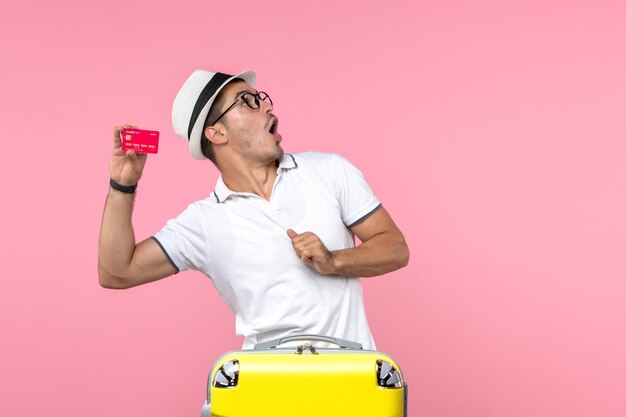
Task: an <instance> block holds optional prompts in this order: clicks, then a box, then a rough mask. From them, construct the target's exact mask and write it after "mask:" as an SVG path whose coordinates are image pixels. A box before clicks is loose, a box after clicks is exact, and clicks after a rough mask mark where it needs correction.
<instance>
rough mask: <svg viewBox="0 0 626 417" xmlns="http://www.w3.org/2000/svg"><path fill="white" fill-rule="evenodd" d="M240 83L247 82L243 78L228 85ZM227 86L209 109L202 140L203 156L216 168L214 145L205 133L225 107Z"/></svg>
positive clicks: (236, 79)
mask: <svg viewBox="0 0 626 417" xmlns="http://www.w3.org/2000/svg"><path fill="white" fill-rule="evenodd" d="M238 82H245V80H244V79H242V78H235V79H232V80H230V81H229V82H228V84H226V85H229V84H232V83H238ZM226 85H225V86H224V87H222V89H221V90H220V92H219V93H218V94H217V96H216V97H215V100H214V101H213V104H212V105H211V108H210V109H209V114H208V115H207V117H206V120H205V121H204V126H203V127H202V137H201V139H200V149H202V155H204V156H205V157H206V158H207V159H208V160H210V161H211V162H213V164H214V165H215V166H217V162H216V161H215V152H214V151H213V144H212V143H211V141H210V140H209V139H208V138H207V137H206V135H205V133H204V131H205V130H206V128H207V127H209V126H212V125H213V123H211V122H212V121H213V120H215V119H217V118H218V117H219V115H220V113H221V111H222V110H221V109H222V107H224V99H225V97H224V89H225V88H226ZM222 120H223V119H222Z"/></svg>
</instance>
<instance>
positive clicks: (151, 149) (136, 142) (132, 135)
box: [122, 129, 159, 153]
mask: <svg viewBox="0 0 626 417" xmlns="http://www.w3.org/2000/svg"><path fill="white" fill-rule="evenodd" d="M122 149H123V150H125V151H127V150H129V149H132V150H133V151H135V152H143V153H157V152H158V151H159V132H157V131H156V130H140V129H124V130H122Z"/></svg>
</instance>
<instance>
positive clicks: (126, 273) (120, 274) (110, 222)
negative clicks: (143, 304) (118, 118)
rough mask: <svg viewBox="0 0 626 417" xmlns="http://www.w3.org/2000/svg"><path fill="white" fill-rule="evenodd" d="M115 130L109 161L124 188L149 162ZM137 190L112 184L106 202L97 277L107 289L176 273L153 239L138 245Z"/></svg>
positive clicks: (130, 285) (131, 285) (115, 177)
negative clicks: (135, 220)
mask: <svg viewBox="0 0 626 417" xmlns="http://www.w3.org/2000/svg"><path fill="white" fill-rule="evenodd" d="M129 128H136V127H135V126H131V125H124V126H116V127H115V128H114V129H113V153H112V154H111V159H110V160H109V171H110V174H111V179H112V180H113V181H114V182H115V183H116V184H117V185H120V186H122V187H118V188H122V189H124V187H130V186H133V185H136V184H137V183H138V182H139V179H140V178H141V174H142V172H143V168H144V166H145V164H146V158H147V155H146V154H142V153H135V152H134V151H132V150H131V151H124V150H122V144H121V136H120V135H121V131H122V130H123V129H129ZM134 201H135V193H128V192H123V191H119V190H117V189H114V188H113V187H111V188H110V189H109V193H108V195H107V199H106V202H105V205H104V213H103V215H102V224H101V226H100V238H99V240H98V279H99V282H100V285H102V286H103V287H105V288H130V287H134V286H136V285H140V284H145V283H147V282H152V281H156V280H158V279H161V278H165V277H167V276H170V275H172V274H174V273H176V269H175V268H174V266H173V265H172V264H171V263H170V262H169V260H168V259H167V257H166V256H165V254H164V253H163V251H162V250H161V248H160V247H159V246H158V244H157V243H156V242H155V241H154V240H153V239H146V240H144V241H142V242H141V243H139V244H135V233H134V231H133V226H132V223H131V217H132V212H133V204H134Z"/></svg>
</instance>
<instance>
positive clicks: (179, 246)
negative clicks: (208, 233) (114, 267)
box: [152, 203, 209, 271]
mask: <svg viewBox="0 0 626 417" xmlns="http://www.w3.org/2000/svg"><path fill="white" fill-rule="evenodd" d="M203 231H204V227H203V224H202V215H201V209H200V207H199V206H198V205H197V204H195V203H194V204H191V205H190V206H189V207H187V209H186V210H185V211H183V212H182V213H181V214H180V215H179V216H178V217H176V218H175V219H171V220H169V221H168V222H167V223H166V224H165V226H163V228H162V229H161V230H160V231H158V232H157V233H155V234H154V235H153V236H152V238H153V239H154V240H156V242H157V243H158V244H159V246H160V247H161V249H162V250H163V252H164V253H165V256H167V257H168V259H169V260H170V262H171V263H172V265H174V267H175V268H176V269H178V270H179V271H184V270H187V269H196V270H202V269H203V267H204V266H205V265H206V264H207V263H208V258H209V250H208V245H207V242H206V238H205V237H204V233H203Z"/></svg>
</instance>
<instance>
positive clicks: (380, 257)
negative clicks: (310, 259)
mask: <svg viewBox="0 0 626 417" xmlns="http://www.w3.org/2000/svg"><path fill="white" fill-rule="evenodd" d="M330 254H331V257H332V265H333V269H334V271H333V274H335V275H341V276H344V277H373V276H377V275H382V274H386V273H388V272H392V271H395V270H396V269H399V268H402V267H405V266H406V265H407V264H408V262H409V249H408V247H407V244H406V242H405V240H404V238H403V237H402V235H401V234H398V233H391V232H385V233H381V234H379V235H376V236H374V237H372V238H371V239H369V240H368V241H367V242H364V243H362V244H361V245H359V246H357V247H355V248H351V249H343V250H338V251H333V252H330Z"/></svg>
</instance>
